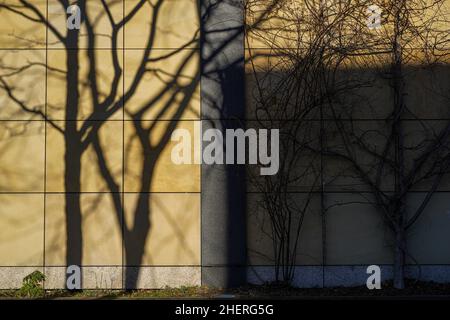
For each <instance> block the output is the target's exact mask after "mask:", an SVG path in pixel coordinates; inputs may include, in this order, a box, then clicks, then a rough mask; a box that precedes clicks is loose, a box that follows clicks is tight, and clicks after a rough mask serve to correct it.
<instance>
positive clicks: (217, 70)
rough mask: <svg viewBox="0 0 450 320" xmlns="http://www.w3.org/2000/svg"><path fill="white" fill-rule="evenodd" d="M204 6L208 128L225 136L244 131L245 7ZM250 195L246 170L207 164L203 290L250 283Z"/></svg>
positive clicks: (226, 1) (209, 2)
mask: <svg viewBox="0 0 450 320" xmlns="http://www.w3.org/2000/svg"><path fill="white" fill-rule="evenodd" d="M201 1H202V2H201V13H202V30H201V31H202V41H201V52H202V78H201V110H202V112H201V115H202V128H203V132H204V131H205V130H206V129H208V128H216V129H220V130H221V131H222V132H223V133H225V130H226V129H228V128H239V127H241V128H243V127H244V118H245V97H244V96H245V94H244V34H243V25H244V9H243V3H242V0H221V1H217V0H201ZM218 30H220V32H217V31H218ZM225 152H226V151H225ZM245 191H246V189H245V168H244V166H237V165H225V164H224V165H205V164H203V165H202V194H201V201H202V250H201V251H202V284H203V285H208V286H214V287H222V288H226V287H235V286H239V285H241V284H244V283H245V282H246V259H247V254H246V224H245V221H246V219H245V211H246V210H245V209H246V205H245V204H246V198H245Z"/></svg>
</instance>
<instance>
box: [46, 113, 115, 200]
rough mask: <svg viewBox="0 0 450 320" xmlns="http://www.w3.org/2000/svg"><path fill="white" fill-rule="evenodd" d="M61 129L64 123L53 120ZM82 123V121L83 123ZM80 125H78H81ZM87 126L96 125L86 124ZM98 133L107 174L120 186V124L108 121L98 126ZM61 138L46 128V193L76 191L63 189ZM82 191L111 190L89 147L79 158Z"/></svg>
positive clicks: (62, 144) (63, 164)
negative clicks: (107, 170)
mask: <svg viewBox="0 0 450 320" xmlns="http://www.w3.org/2000/svg"><path fill="white" fill-rule="evenodd" d="M56 123H57V124H58V125H60V127H61V128H64V122H62V121H56ZM83 123H84V122H83ZM83 123H82V122H79V126H81V125H82V124H83ZM88 123H89V125H94V124H97V123H98V122H88ZM101 125H102V127H101V128H100V130H99V133H98V135H99V139H100V144H101V147H102V149H103V156H104V158H105V160H106V165H107V167H108V169H109V172H110V174H111V175H112V176H113V177H114V179H115V181H116V183H117V184H118V185H119V189H120V186H121V184H122V180H121V179H122V128H123V124H122V122H121V121H107V122H104V123H102V124H101ZM64 141H65V140H64V136H63V135H62V134H61V133H60V132H59V131H57V130H56V129H54V128H52V127H51V126H48V132H47V162H46V163H47V191H48V192H75V191H77V190H65V187H64V172H65V170H66V168H65V162H64V153H65V142H64ZM81 166H82V169H81V178H80V179H81V191H82V192H108V191H110V188H109V187H108V185H107V183H106V182H105V180H104V178H103V176H102V174H101V171H100V167H99V162H98V158H97V154H96V152H95V150H94V148H93V146H92V144H90V145H89V147H88V148H87V149H86V151H85V152H84V153H83V155H82V157H81Z"/></svg>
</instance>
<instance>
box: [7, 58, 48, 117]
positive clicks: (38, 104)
mask: <svg viewBox="0 0 450 320" xmlns="http://www.w3.org/2000/svg"><path fill="white" fill-rule="evenodd" d="M0 77H1V78H2V80H3V81H5V83H6V86H7V88H5V86H4V85H3V83H2V85H1V86H0V106H1V107H0V119H1V120H28V119H37V120H42V119H43V116H42V115H39V114H36V112H35V111H40V112H42V113H44V112H45V50H37V49H36V50H1V51H0ZM8 88H9V89H10V90H11V91H10V93H11V95H12V96H10V95H9V94H8V90H7V89H8ZM17 100H18V101H20V103H18V102H17ZM21 104H22V105H21Z"/></svg>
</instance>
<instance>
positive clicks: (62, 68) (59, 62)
mask: <svg viewBox="0 0 450 320" xmlns="http://www.w3.org/2000/svg"><path fill="white" fill-rule="evenodd" d="M88 52H89V51H88V50H79V54H78V58H79V64H80V71H79V77H78V79H79V83H78V92H79V94H80V101H79V105H78V109H79V110H78V115H77V117H76V118H75V117H69V118H67V116H66V114H65V113H66V103H67V88H66V87H67V86H66V83H67V81H66V73H67V65H66V63H67V62H66V60H67V53H66V51H65V50H49V51H48V65H49V72H48V78H47V85H48V108H47V112H48V115H49V116H50V117H51V118H52V119H56V120H65V119H66V118H67V119H69V120H85V119H89V120H108V119H109V120H111V119H114V120H117V119H122V117H123V113H122V109H119V110H118V111H117V112H115V113H114V114H112V115H108V116H107V115H106V114H105V112H106V111H107V110H110V108H111V107H112V106H113V105H114V103H117V102H118V101H120V99H121V97H122V93H123V77H120V79H119V82H118V84H117V86H116V92H115V95H114V100H113V101H111V103H109V104H108V106H106V107H104V108H103V109H101V110H94V103H93V101H92V93H91V88H92V86H91V82H90V80H89V70H90V68H91V66H92V65H91V64H90V60H89V58H88ZM94 52H95V63H96V73H95V74H96V83H97V87H98V101H99V103H103V102H104V101H105V99H106V98H107V97H109V96H110V95H112V94H113V80H114V77H115V74H116V71H115V69H114V67H113V52H112V51H111V50H95V51H94ZM115 52H116V53H117V59H118V61H119V63H120V67H121V68H122V64H123V54H122V51H121V50H116V51H115ZM118 74H120V73H118ZM72 90H73V89H72ZM94 111H96V112H95V113H94Z"/></svg>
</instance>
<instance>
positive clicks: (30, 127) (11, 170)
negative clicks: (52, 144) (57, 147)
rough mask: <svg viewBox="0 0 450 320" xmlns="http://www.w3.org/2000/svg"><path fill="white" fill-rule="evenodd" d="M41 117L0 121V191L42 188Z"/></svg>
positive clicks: (43, 137)
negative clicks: (30, 119) (35, 119)
mask: <svg viewBox="0 0 450 320" xmlns="http://www.w3.org/2000/svg"><path fill="white" fill-rule="evenodd" d="M44 126H45V123H44V122H43V121H32V122H27V121H1V122H0V191H3V192H5V191H6V192H43V191H44V158H45V134H44V133H45V131H44Z"/></svg>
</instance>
